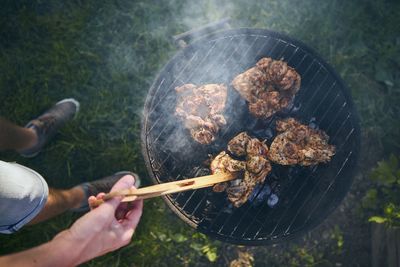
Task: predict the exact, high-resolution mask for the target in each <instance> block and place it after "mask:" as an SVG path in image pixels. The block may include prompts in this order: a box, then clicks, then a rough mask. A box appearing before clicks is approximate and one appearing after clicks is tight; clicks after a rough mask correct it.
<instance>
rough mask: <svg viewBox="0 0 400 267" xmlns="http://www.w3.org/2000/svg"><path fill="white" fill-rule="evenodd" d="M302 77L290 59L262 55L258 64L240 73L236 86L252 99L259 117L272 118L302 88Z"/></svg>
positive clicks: (241, 92)
mask: <svg viewBox="0 0 400 267" xmlns="http://www.w3.org/2000/svg"><path fill="white" fill-rule="evenodd" d="M300 84H301V77H300V75H299V74H298V73H297V72H296V71H295V70H294V69H293V68H291V67H289V66H288V65H287V63H286V62H284V61H281V60H273V59H271V58H262V59H260V60H259V61H258V62H257V63H256V66H255V67H252V68H250V69H248V70H247V71H245V72H243V73H241V74H239V75H237V76H236V77H235V78H234V79H233V81H232V85H233V87H234V88H235V89H236V90H237V91H238V92H239V94H240V95H241V96H242V97H243V98H244V99H245V100H246V101H247V102H248V104H249V111H250V113H252V114H253V115H254V116H255V117H258V118H264V119H266V118H268V117H271V116H272V115H274V114H275V113H276V112H278V111H279V110H281V109H283V108H286V107H287V106H289V104H290V102H291V101H292V99H293V97H294V95H295V94H296V93H297V91H298V90H299V89H300Z"/></svg>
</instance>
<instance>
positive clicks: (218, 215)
mask: <svg viewBox="0 0 400 267" xmlns="http://www.w3.org/2000/svg"><path fill="white" fill-rule="evenodd" d="M278 43H279V42H276V44H275V45H274V46H273V47H272V49H271V50H270V53H271V54H272V52H273V51H274V49H275V48H276V47H277V45H278ZM267 44H268V43H267V42H266V44H265V45H264V46H263V47H262V48H261V49H260V50H259V51H258V52H257V54H256V56H255V58H254V59H256V58H257V57H259V54H260V53H261V52H262V51H263V50H264V49H265V47H266V45H267ZM287 47H288V46H286V47H285V49H283V51H282V52H281V54H280V56H282V55H283V53H284V51H285V50H286V49H287ZM231 125H232V124H231ZM227 133H228V132H226V134H227ZM226 134H225V135H224V136H223V137H222V138H225V136H226ZM260 192H261V191H260ZM222 213H223V210H220V211H219V212H218V214H217V216H216V217H215V219H214V221H213V222H212V223H211V225H210V228H212V227H213V225H214V224H215V222H216V221H217V219H218V218H219V217H220V215H221V214H222ZM232 215H233V213H232V214H231V215H229V217H228V218H227V219H226V220H225V222H224V224H223V226H222V227H221V228H220V230H219V231H221V230H222V228H223V227H224V225H225V224H226V222H227V221H229V218H230V217H232Z"/></svg>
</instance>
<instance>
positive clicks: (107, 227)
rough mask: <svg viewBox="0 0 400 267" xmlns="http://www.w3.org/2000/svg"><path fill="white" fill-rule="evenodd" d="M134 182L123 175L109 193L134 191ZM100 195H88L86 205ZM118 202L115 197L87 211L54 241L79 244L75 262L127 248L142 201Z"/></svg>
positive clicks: (117, 198) (119, 199)
mask: <svg viewBox="0 0 400 267" xmlns="http://www.w3.org/2000/svg"><path fill="white" fill-rule="evenodd" d="M134 181H135V180H134V178H133V177H132V176H130V175H126V176H124V177H122V178H121V179H120V180H119V181H118V182H117V183H116V184H115V185H114V187H113V188H112V190H111V192H113V191H116V190H122V189H128V188H134V187H133V184H134ZM103 195H104V193H103V194H99V195H97V198H96V197H94V196H91V197H90V198H89V204H90V203H91V202H93V200H96V199H101V197H102V196H103ZM121 199H122V197H115V198H113V199H111V200H108V201H106V202H105V203H104V204H102V205H100V206H99V207H98V208H96V209H93V210H91V211H90V212H88V213H87V214H85V215H84V216H83V217H81V218H80V219H79V220H77V221H76V222H75V223H74V224H73V225H72V227H71V228H70V229H69V230H67V231H65V232H63V233H60V234H59V235H58V236H56V237H55V239H56V238H68V239H72V240H73V242H78V243H79V244H81V245H83V248H82V251H81V253H80V257H79V258H80V260H79V263H81V262H84V261H87V260H89V259H92V258H94V257H97V256H100V255H103V254H105V253H107V252H110V251H113V250H116V249H118V248H120V247H122V246H125V245H127V244H128V243H129V242H130V241H131V238H132V235H133V233H134V232H135V229H136V226H137V225H138V223H139V220H140V217H141V215H142V207H143V201H142V200H138V201H135V202H133V203H132V202H129V203H121Z"/></svg>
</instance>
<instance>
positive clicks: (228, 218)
mask: <svg viewBox="0 0 400 267" xmlns="http://www.w3.org/2000/svg"><path fill="white" fill-rule="evenodd" d="M305 58H306V57H303V59H302V61H301V62H299V64H301V63H302V62H303V60H304V59H305ZM313 63H314V60H313V61H312V62H311V63H310V66H309V67H308V68H307V71H306V72H308V70H309V69H311V65H312V64H313ZM320 69H321V68H320ZM320 69H319V70H318V71H317V72H316V73H315V74H314V75H313V78H312V80H311V81H313V80H314V79H315V77H316V76H317V74H318V73H319V71H320ZM304 75H305V74H304ZM293 108H294V107H292V108H291V110H293ZM271 123H272V120H271V121H270V122H269V124H268V127H270V125H271ZM268 127H267V128H268ZM265 205H266V204H265V203H264V204H263V207H262V208H264V207H265ZM221 214H222V210H221V211H220V212H219V213H218V215H217V216H216V217H215V219H214V221H213V222H212V223H211V225H210V228H212V227H213V226H214V224H215V223H216V222H217V221H218V218H219V217H220V215H221ZM232 216H233V213H232V214H231V215H229V216H228V217H227V218H226V219H225V221H224V223H223V224H222V227H221V228H220V229H219V231H218V233H220V232H221V230H222V228H223V227H224V226H225V225H226V223H227V222H228V221H229V220H230V218H231V217H232ZM244 217H245V215H243V216H242V217H241V218H240V219H239V221H241V220H243V218H244Z"/></svg>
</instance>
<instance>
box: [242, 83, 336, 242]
mask: <svg viewBox="0 0 400 267" xmlns="http://www.w3.org/2000/svg"><path fill="white" fill-rule="evenodd" d="M335 84H336V82H334V83H333V84H332V86H331V87H330V88H333V87H334V85H335ZM328 94H329V92H327V93H326V95H325V97H326V96H327V95H328ZM335 100H336V99H335ZM308 104H309V103H308ZM331 107H332V106H330V107H329V109H330V108H331ZM316 110H317V108H316V109H314V111H313V112H312V116H314V115H315V112H316ZM326 112H328V110H327V111H326ZM317 167H318V166H316V167H315V168H313V170H312V172H311V173H310V174H309V175H308V176H307V178H306V179H307V181H308V179H309V178H310V177H311V176H312V175H313V174H314V173H315V172H316V170H317ZM294 182H295V181H294V180H293V181H292V183H291V184H290V186H288V189H289V188H290V187H291V186H292V185H293V184H294ZM305 184H306V182H304V183H303V184H302V186H301V188H302V187H303V186H304V185H305ZM301 188H300V189H299V190H298V191H297V193H296V194H295V197H294V198H293V199H295V198H296V196H297V195H298V193H299V192H300V191H301ZM282 195H283V194H282ZM292 202H293V201H292ZM292 202H291V203H290V204H289V205H288V206H287V208H286V210H285V211H284V213H283V215H282V217H281V218H280V219H279V220H278V223H279V222H280V221H281V220H282V219H283V217H284V216H285V215H286V213H287V211H288V210H289V208H290V206H291V205H292ZM265 205H266V204H264V205H263V206H262V208H260V211H259V212H258V213H257V214H256V216H255V218H254V219H253V221H252V223H254V221H255V220H257V218H258V216H259V215H260V214H261V210H262V209H264V207H265ZM265 221H266V220H265ZM250 226H251V224H249V226H248V227H247V229H246V230H245V231H244V233H243V236H244V235H245V234H246V233H247V231H248V229H249V228H250Z"/></svg>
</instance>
